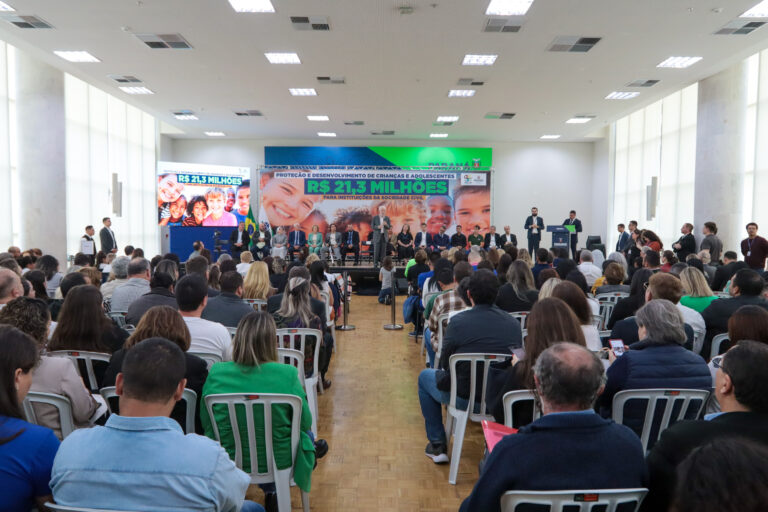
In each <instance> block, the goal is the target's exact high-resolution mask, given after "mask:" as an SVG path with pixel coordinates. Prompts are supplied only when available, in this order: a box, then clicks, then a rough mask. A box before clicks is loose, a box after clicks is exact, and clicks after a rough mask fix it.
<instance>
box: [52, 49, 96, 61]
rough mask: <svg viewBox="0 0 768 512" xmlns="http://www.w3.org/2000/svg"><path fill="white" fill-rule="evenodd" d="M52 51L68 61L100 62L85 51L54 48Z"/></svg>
mask: <svg viewBox="0 0 768 512" xmlns="http://www.w3.org/2000/svg"><path fill="white" fill-rule="evenodd" d="M53 53H55V54H56V55H58V56H59V57H61V58H62V59H64V60H68V61H69V62H101V61H100V60H99V59H97V58H96V57H94V56H93V55H91V54H90V53H88V52H86V51H72V50H56V51H54V52H53Z"/></svg>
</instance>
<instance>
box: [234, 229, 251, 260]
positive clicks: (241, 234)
mask: <svg viewBox="0 0 768 512" xmlns="http://www.w3.org/2000/svg"><path fill="white" fill-rule="evenodd" d="M250 244H251V236H250V235H249V234H248V230H247V229H245V222H240V223H239V224H238V225H237V229H233V230H232V233H231V234H230V235H229V252H230V254H232V258H234V259H235V261H239V260H240V253H241V252H243V251H247V250H248V246H249V245H250Z"/></svg>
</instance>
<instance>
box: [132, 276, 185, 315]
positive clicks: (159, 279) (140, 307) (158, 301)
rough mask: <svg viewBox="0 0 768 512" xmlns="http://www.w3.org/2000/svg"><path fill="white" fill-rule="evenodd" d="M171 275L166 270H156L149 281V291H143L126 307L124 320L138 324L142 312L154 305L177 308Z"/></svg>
mask: <svg viewBox="0 0 768 512" xmlns="http://www.w3.org/2000/svg"><path fill="white" fill-rule="evenodd" d="M173 285H174V280H173V276H172V275H170V274H168V273H167V272H161V271H156V272H155V273H154V275H153V276H152V279H150V281H149V293H145V294H144V295H142V296H141V297H139V298H138V299H136V300H135V301H133V302H132V303H131V305H130V306H129V307H128V313H127V314H126V315H125V321H126V322H127V323H129V324H130V325H138V324H139V321H140V320H141V317H142V316H144V313H146V312H147V311H149V309H150V308H152V307H154V306H168V307H171V308H173V309H175V310H178V309H179V305H178V303H177V302H176V296H175V295H174V294H173Z"/></svg>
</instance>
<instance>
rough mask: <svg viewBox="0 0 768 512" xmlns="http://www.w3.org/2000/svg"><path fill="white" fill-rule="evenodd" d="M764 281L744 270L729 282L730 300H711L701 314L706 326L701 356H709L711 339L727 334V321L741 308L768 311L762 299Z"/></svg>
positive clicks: (767, 302) (767, 304)
mask: <svg viewBox="0 0 768 512" xmlns="http://www.w3.org/2000/svg"><path fill="white" fill-rule="evenodd" d="M764 287H765V280H764V279H763V277H762V276H761V275H760V274H758V273H757V271H755V270H752V269H749V268H745V269H741V270H739V271H738V272H736V275H734V276H733V279H732V280H731V287H730V292H731V298H729V299H717V300H713V301H712V302H711V303H710V304H709V306H707V309H705V310H704V311H702V312H701V316H702V317H704V323H705V324H706V325H707V337H706V339H705V340H704V346H703V347H702V348H701V353H702V354H709V349H710V347H711V345H712V338H714V337H715V336H717V335H718V334H723V333H726V332H728V320H730V318H731V315H733V314H734V313H735V312H736V310H737V309H739V308H740V307H741V306H760V307H762V308H764V309H768V301H766V300H765V299H764V298H763V297H762V293H763V288H764Z"/></svg>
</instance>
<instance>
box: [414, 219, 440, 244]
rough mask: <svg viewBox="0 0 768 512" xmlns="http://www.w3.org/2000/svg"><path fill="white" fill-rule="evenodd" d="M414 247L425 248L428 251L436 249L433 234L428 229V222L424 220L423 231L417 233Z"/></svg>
mask: <svg viewBox="0 0 768 512" xmlns="http://www.w3.org/2000/svg"><path fill="white" fill-rule="evenodd" d="M414 247H416V250H417V251H418V250H419V249H425V250H428V251H434V250H435V245H434V242H433V240H432V235H431V234H430V233H429V231H427V223H426V222H422V223H421V231H419V232H418V233H416V238H415V240H414Z"/></svg>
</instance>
